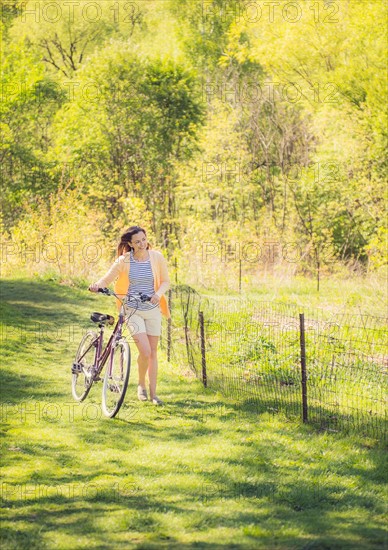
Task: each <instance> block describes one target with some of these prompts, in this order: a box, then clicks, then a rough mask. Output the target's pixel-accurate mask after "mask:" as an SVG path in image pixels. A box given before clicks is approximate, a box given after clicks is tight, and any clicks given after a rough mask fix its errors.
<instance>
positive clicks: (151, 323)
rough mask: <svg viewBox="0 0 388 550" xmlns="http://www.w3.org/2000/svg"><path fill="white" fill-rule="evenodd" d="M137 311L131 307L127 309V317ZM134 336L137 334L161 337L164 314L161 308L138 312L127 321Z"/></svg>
mask: <svg viewBox="0 0 388 550" xmlns="http://www.w3.org/2000/svg"><path fill="white" fill-rule="evenodd" d="M133 311H135V310H134V309H133V308H131V307H127V308H126V310H125V313H126V315H130V314H131V313H132V312H133ZM127 326H128V328H129V331H130V333H131V334H132V336H136V334H142V333H143V334H144V333H145V334H148V335H149V336H160V334H161V331H162V312H161V311H160V307H159V306H156V307H154V308H152V309H148V310H136V311H135V313H133V314H131V316H130V318H129V319H128V321H127Z"/></svg>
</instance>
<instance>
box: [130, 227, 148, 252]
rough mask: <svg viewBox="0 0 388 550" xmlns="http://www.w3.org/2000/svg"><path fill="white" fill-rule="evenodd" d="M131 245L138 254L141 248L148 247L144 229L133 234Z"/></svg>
mask: <svg viewBox="0 0 388 550" xmlns="http://www.w3.org/2000/svg"><path fill="white" fill-rule="evenodd" d="M131 246H132V248H133V253H134V254H136V252H137V251H139V250H146V249H147V237H146V236H145V233H144V232H143V231H140V232H139V233H136V234H135V235H132V240H131Z"/></svg>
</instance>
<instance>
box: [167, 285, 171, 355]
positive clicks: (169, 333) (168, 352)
mask: <svg viewBox="0 0 388 550" xmlns="http://www.w3.org/2000/svg"><path fill="white" fill-rule="evenodd" d="M171 297H172V292H171V288H170V290H169V291H168V309H169V310H170V312H171V309H172V308H171V303H172V299H171ZM167 361H171V318H170V319H167Z"/></svg>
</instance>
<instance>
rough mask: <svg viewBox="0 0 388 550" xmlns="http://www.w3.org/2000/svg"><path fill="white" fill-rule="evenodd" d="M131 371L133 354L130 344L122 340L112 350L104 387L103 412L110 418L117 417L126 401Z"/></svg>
mask: <svg viewBox="0 0 388 550" xmlns="http://www.w3.org/2000/svg"><path fill="white" fill-rule="evenodd" d="M130 369H131V352H130V349H129V345H128V342H127V341H126V340H124V339H122V340H120V341H119V342H117V344H116V346H115V347H114V348H113V349H112V353H111V356H110V362H109V364H108V365H107V366H106V369H105V377H104V383H103V386H102V410H103V411H104V414H105V415H106V416H108V417H110V418H113V417H114V416H116V414H117V413H118V411H119V409H120V407H121V405H122V403H123V401H124V397H125V392H126V391H127V386H128V380H129V372H130Z"/></svg>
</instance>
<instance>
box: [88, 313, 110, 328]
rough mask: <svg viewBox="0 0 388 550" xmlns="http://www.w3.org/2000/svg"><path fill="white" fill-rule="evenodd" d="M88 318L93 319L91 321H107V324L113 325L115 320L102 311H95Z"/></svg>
mask: <svg viewBox="0 0 388 550" xmlns="http://www.w3.org/2000/svg"><path fill="white" fill-rule="evenodd" d="M90 320H91V321H93V323H103V324H105V323H108V325H113V323H114V322H115V318H114V317H112V315H105V314H104V313H98V312H96V311H95V312H94V313H92V314H91V316H90Z"/></svg>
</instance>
